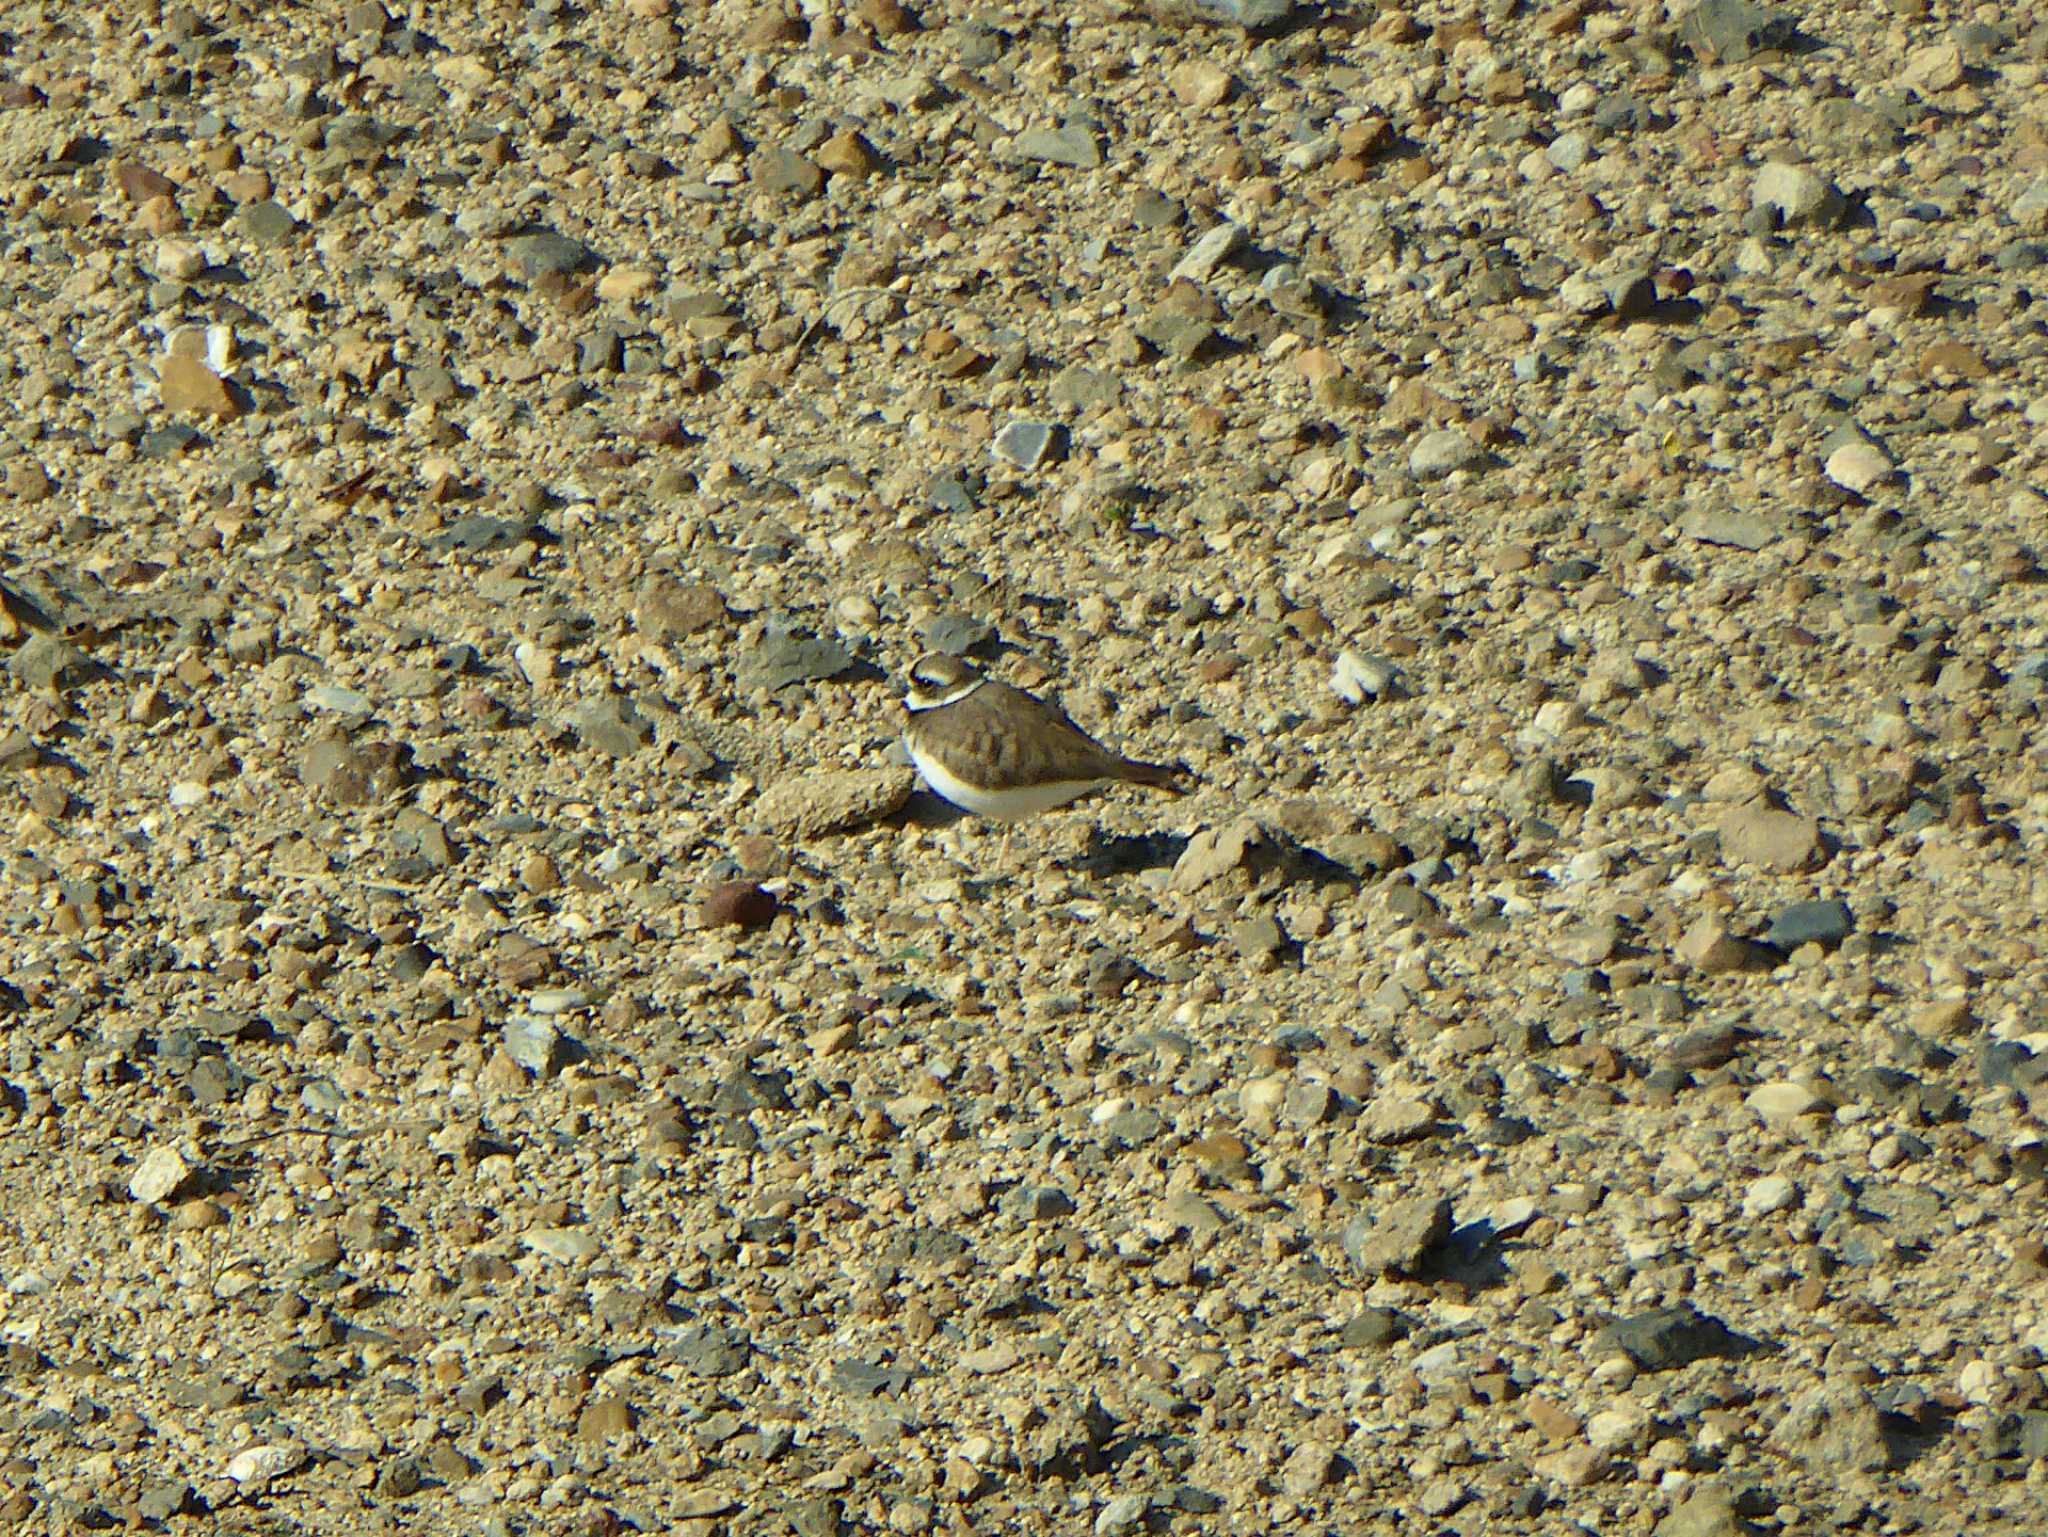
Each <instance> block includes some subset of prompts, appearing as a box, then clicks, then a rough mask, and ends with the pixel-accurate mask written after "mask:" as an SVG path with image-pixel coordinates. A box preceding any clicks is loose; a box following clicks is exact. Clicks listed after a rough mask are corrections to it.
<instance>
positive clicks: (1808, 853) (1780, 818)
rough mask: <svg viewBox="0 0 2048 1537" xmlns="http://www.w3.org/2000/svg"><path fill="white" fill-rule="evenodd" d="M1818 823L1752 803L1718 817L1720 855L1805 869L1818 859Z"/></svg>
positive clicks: (1739, 862) (1771, 867) (1742, 861)
mask: <svg viewBox="0 0 2048 1537" xmlns="http://www.w3.org/2000/svg"><path fill="white" fill-rule="evenodd" d="M1820 857H1821V842H1820V823H1819V822H1817V821H1815V820H1814V819H1813V818H1812V817H1803V816H1800V815H1798V814H1797V813H1795V812H1791V811H1777V810H1774V809H1772V808H1771V807H1769V806H1765V805H1761V804H1755V803H1752V804H1750V805H1747V806H1737V807H1736V808H1735V809H1734V810H1732V811H1730V812H1729V813H1728V814H1727V815H1725V816H1724V817H1722V818H1721V858H1722V860H1723V861H1724V862H1725V863H1728V864H1733V865H1762V866H1763V867H1764V868H1765V869H1767V870H1786V871H1796V870H1806V869H1810V868H1812V867H1813V866H1814V865H1817V864H1819V863H1820Z"/></svg>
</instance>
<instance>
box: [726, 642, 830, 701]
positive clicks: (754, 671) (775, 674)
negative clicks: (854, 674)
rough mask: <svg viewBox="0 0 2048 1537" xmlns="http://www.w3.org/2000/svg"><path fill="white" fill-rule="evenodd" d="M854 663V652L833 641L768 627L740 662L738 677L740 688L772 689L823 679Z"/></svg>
mask: <svg viewBox="0 0 2048 1537" xmlns="http://www.w3.org/2000/svg"><path fill="white" fill-rule="evenodd" d="M853 665H854V658H853V653H852V652H851V651H850V650H848V649H847V648H846V647H845V646H844V645H842V644H841V643H840V642H838V641H836V640H831V639H826V638H823V637H820V636H815V635H807V634H801V633H796V632H792V631H786V630H770V631H768V632H767V633H766V634H765V635H763V636H762V637H761V640H760V642H759V643H758V644H757V645H756V646H755V648H754V650H753V652H752V654H751V655H749V656H748V657H747V659H746V660H745V662H744V663H743V664H742V665H741V667H740V669H739V679H740V682H741V685H742V686H743V687H746V688H755V689H767V690H769V691H770V692H773V691H775V690H778V689H785V688H789V687H791V686H793V685H795V684H798V683H822V682H825V681H826V680H827V679H831V678H836V677H838V676H839V675H840V674H841V673H843V672H846V671H847V670H849V669H850V668H851V667H852V666H853Z"/></svg>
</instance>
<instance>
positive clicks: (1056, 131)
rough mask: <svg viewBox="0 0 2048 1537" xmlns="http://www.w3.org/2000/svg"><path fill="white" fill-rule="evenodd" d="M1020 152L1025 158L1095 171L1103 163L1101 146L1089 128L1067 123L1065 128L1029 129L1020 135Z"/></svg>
mask: <svg viewBox="0 0 2048 1537" xmlns="http://www.w3.org/2000/svg"><path fill="white" fill-rule="evenodd" d="M1017 153H1018V154H1019V155H1021V156H1023V157H1024V158H1025V159H1026V160H1042V161H1045V162H1047V163H1049V164H1052V165H1065V166H1072V167H1073V168H1074V169H1075V170H1077V171H1092V170H1094V169H1095V168H1096V167H1097V166H1099V165H1101V164H1102V146H1101V145H1099V144H1097V143H1096V142H1095V135H1094V134H1092V133H1090V132H1089V131H1088V130H1087V129H1086V128H1082V127H1080V126H1078V125H1075V124H1068V125H1067V126H1065V127H1062V128H1027V129H1025V130H1024V132H1022V133H1020V134H1018V135H1017Z"/></svg>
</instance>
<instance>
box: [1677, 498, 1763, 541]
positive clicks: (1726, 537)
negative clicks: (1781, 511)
mask: <svg viewBox="0 0 2048 1537" xmlns="http://www.w3.org/2000/svg"><path fill="white" fill-rule="evenodd" d="M1678 531H1679V532H1680V533H1681V534H1683V535H1685V537H1686V538H1688V539H1697V540H1698V541H1699V542H1700V543H1701V544H1720V545H1726V546H1728V547H1729V548H1730V549H1736V550H1761V549H1763V548H1764V547H1765V546H1766V545H1770V544H1775V543H1776V542H1777V541H1778V540H1779V539H1781V538H1783V537H1784V533H1785V527H1784V524H1783V523H1782V522H1781V521H1780V520H1779V519H1777V518H1773V517H1770V516H1768V515H1767V514H1764V513H1760V512H1737V511H1735V510H1734V509H1733V508H1730V507H1693V508H1690V509H1688V510H1687V511H1686V512H1685V514H1684V515H1683V516H1682V517H1680V518H1679V520H1678Z"/></svg>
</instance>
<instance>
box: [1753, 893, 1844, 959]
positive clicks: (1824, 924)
mask: <svg viewBox="0 0 2048 1537" xmlns="http://www.w3.org/2000/svg"><path fill="white" fill-rule="evenodd" d="M1855 926H1856V918H1855V914H1853V913H1852V912H1850V911H1849V904H1848V903H1846V902H1842V901H1811V902H1794V903H1792V904H1791V905H1790V906H1787V907H1784V908H1781V909H1779V911H1778V915H1777V916H1776V917H1775V918H1773V919H1772V920H1771V926H1770V927H1769V928H1768V929H1766V930H1765V931H1764V939H1765V940H1766V942H1768V943H1770V944H1772V945H1775V946H1777V948H1778V949H1780V950H1785V951H1792V950H1796V949H1798V948H1799V947H1800V946H1801V945H1820V946H1822V947H1823V948H1825V949H1829V950H1832V949H1834V948H1835V947H1836V946H1838V945H1840V944H1841V942H1842V941H1843V940H1845V939H1847V938H1848V937H1849V932H1850V930H1852V929H1853V928H1855Z"/></svg>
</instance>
